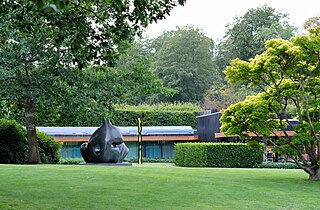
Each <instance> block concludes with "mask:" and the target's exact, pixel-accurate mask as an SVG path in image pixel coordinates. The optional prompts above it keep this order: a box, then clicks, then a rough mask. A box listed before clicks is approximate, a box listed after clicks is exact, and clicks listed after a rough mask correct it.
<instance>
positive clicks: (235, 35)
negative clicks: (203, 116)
mask: <svg viewBox="0 0 320 210" xmlns="http://www.w3.org/2000/svg"><path fill="white" fill-rule="evenodd" d="M288 20H289V18H288V15H287V14H283V13H281V12H279V11H277V10H276V9H274V8H272V7H269V6H266V5H264V6H261V7H257V8H252V9H249V10H248V11H247V12H246V13H245V14H244V15H243V16H240V17H235V18H234V20H233V22H232V23H230V24H228V25H227V26H226V33H225V36H224V37H223V39H222V40H221V41H220V42H219V43H218V46H217V48H216V50H215V51H216V53H215V57H214V62H215V64H216V65H217V66H218V72H219V74H218V75H219V76H220V80H218V79H216V80H215V83H214V84H213V85H212V87H211V90H215V91H214V92H215V94H210V93H209V94H207V96H209V97H207V98H206V99H209V98H210V95H211V98H212V96H214V95H217V96H218V99H219V98H223V95H224V94H225V93H226V92H225V91H227V92H228V93H230V95H229V96H228V98H229V101H230V102H231V101H239V99H240V100H243V99H244V98H245V96H246V93H245V92H243V91H242V90H245V89H246V88H247V87H246V86H242V87H241V88H239V86H232V85H227V84H225V83H226V82H225V80H224V78H225V74H224V73H223V70H224V69H225V67H226V66H227V65H228V64H229V62H230V61H231V60H232V59H235V58H240V59H241V60H245V61H248V60H249V59H250V58H252V57H254V56H255V55H256V54H260V53H262V52H263V51H264V50H265V45H264V43H265V42H266V41H267V40H270V39H275V38H281V39H286V40H287V39H289V38H291V37H292V36H293V35H294V33H295V31H296V28H294V27H293V26H291V25H290V24H289V23H288ZM216 81H219V82H218V83H217V82H216ZM221 87H223V88H221ZM211 92H212V91H211ZM216 98H217V97H216ZM216 100H217V99H215V98H212V102H210V103H211V106H213V105H215V104H217V105H219V104H220V103H221V101H216ZM209 101H210V100H209ZM225 105H226V106H228V105H230V103H228V104H225Z"/></svg>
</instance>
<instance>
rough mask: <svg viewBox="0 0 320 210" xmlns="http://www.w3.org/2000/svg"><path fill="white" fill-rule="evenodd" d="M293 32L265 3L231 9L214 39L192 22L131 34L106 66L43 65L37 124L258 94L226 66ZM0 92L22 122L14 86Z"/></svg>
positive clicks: (220, 102) (96, 120)
mask: <svg viewBox="0 0 320 210" xmlns="http://www.w3.org/2000/svg"><path fill="white" fill-rule="evenodd" d="M317 25H319V17H318V16H315V17H311V18H310V19H308V20H306V22H305V26H304V27H305V28H310V27H315V26H317ZM212 27H214V26H212ZM298 33H301V32H298V31H297V30H296V28H295V26H293V25H290V24H289V17H288V16H287V14H283V13H281V12H279V11H277V10H275V9H273V8H271V7H268V6H266V5H265V6H261V7H258V8H253V9H250V10H248V11H247V12H246V13H245V14H244V15H243V16H241V17H235V18H234V20H233V22H232V23H230V24H228V25H227V26H226V32H225V36H224V38H223V39H221V40H212V39H211V38H209V37H207V36H206V34H205V33H204V32H203V31H202V30H201V29H200V28H197V27H195V26H185V27H183V28H177V29H176V30H174V31H165V32H163V33H162V34H161V35H160V36H158V37H156V38H154V39H150V38H148V37H140V38H139V37H136V38H135V40H134V41H133V42H128V43H125V44H123V45H124V48H127V47H128V49H127V50H123V51H119V52H117V54H116V55H114V57H115V59H114V60H112V63H111V64H109V65H108V66H109V67H98V66H97V65H88V66H87V67H86V68H81V70H78V69H74V68H68V73H67V74H65V71H64V68H61V69H59V68H56V69H55V71H54V73H50V74H48V72H46V71H47V69H45V68H44V69H42V70H41V71H40V70H39V71H37V74H47V77H46V78H42V80H41V81H37V82H38V83H39V84H38V85H39V87H40V89H39V90H37V91H33V92H32V94H34V95H36V96H37V97H35V98H36V99H35V106H36V109H37V112H36V122H37V125H38V126H97V125H99V124H100V122H101V118H102V117H110V116H112V115H113V113H114V109H115V107H118V106H119V105H121V104H122V105H123V104H125V105H132V106H137V105H141V104H144V106H143V108H144V109H148V106H147V105H149V108H150V109H152V108H151V107H152V106H158V107H159V105H156V104H162V105H161V106H162V107H161V106H160V107H161V108H160V109H164V108H163V107H170V105H169V104H175V105H176V106H177V107H179V106H180V107H181V109H182V110H183V109H186V110H188V108H186V107H191V108H189V109H192V110H193V111H194V110H197V111H200V109H201V110H202V111H205V110H221V109H225V108H227V107H228V106H229V105H231V104H234V103H236V102H238V101H242V100H244V99H245V97H246V96H247V95H250V94H255V90H254V89H248V88H247V86H246V84H241V85H240V84H234V85H231V84H228V83H227V82H226V80H225V74H224V73H223V71H224V70H225V68H226V67H227V66H228V65H229V62H230V61H231V60H233V59H235V58H240V59H242V60H245V61H248V60H249V58H251V57H254V55H256V54H259V53H261V52H263V51H264V50H265V42H266V41H267V40H270V39H277V38H281V39H285V40H288V39H290V38H291V37H293V36H295V35H297V34H298ZM50 59H55V58H50ZM66 59H68V57H66ZM80 59H81V58H80ZM83 59H86V58H83ZM110 61H111V60H110ZM76 62H78V63H81V61H80V60H78V61H76ZM2 76H3V77H5V75H2ZM52 78H53V81H54V82H52ZM3 82H7V81H3ZM6 84H8V83H6ZM6 86H7V85H3V87H6ZM0 94H1V100H0V107H1V109H0V118H8V119H15V120H17V121H18V122H19V123H21V124H24V107H23V102H22V101H21V100H20V98H21V95H20V93H19V90H18V89H17V88H13V89H10V91H9V89H7V88H2V90H1V91H0ZM195 107H200V109H199V108H195ZM173 109H179V108H173Z"/></svg>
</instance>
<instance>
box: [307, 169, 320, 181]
mask: <svg viewBox="0 0 320 210" xmlns="http://www.w3.org/2000/svg"><path fill="white" fill-rule="evenodd" d="M312 171H313V172H314V173H312V174H309V180H311V181H320V169H319V168H318V167H317V168H316V169H314V170H312Z"/></svg>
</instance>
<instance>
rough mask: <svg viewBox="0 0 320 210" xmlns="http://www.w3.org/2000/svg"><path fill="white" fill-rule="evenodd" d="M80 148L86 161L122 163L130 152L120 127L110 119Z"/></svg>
mask: <svg viewBox="0 0 320 210" xmlns="http://www.w3.org/2000/svg"><path fill="white" fill-rule="evenodd" d="M80 149H81V154H82V157H83V159H84V161H85V162H86V163H122V162H123V160H124V158H125V157H126V156H127V154H128V152H129V149H128V147H127V146H126V145H125V144H124V143H123V137H122V134H121V131H120V129H119V128H117V127H116V126H114V125H112V124H111V122H110V121H109V120H107V121H104V122H103V124H102V126H101V127H100V128H98V129H97V130H96V131H95V132H94V133H93V134H92V136H91V138H90V140H89V142H88V143H83V144H82V145H81V148H80Z"/></svg>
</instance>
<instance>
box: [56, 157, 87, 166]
mask: <svg viewBox="0 0 320 210" xmlns="http://www.w3.org/2000/svg"><path fill="white" fill-rule="evenodd" d="M81 162H84V160H83V158H61V159H60V161H59V163H58V164H63V165H77V164H79V163H81Z"/></svg>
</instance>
